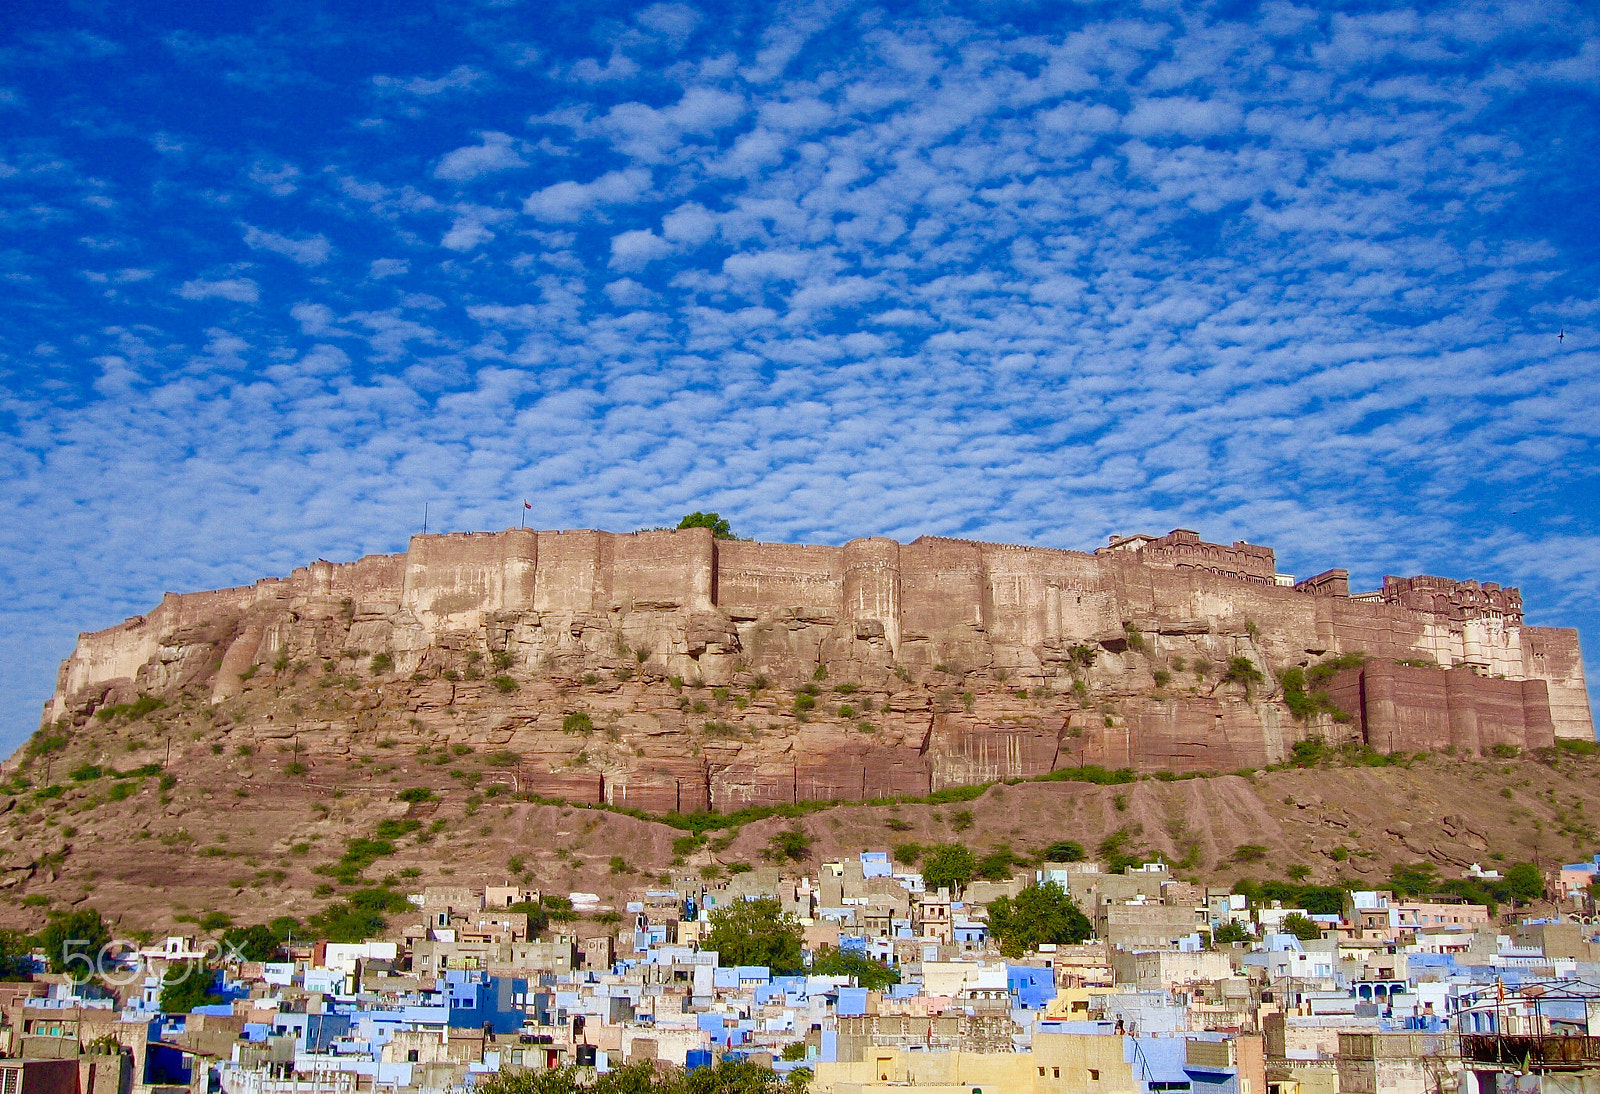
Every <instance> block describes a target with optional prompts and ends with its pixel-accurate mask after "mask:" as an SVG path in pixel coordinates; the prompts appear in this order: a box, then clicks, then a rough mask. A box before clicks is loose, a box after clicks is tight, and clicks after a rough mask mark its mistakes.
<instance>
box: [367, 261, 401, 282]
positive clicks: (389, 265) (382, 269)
mask: <svg viewBox="0 0 1600 1094" xmlns="http://www.w3.org/2000/svg"><path fill="white" fill-rule="evenodd" d="M410 272H411V263H410V262H407V261H406V260H405V259H403V258H375V259H373V260H372V263H371V264H370V265H369V266H368V267H367V276H368V277H370V278H372V279H373V280H374V281H378V280H381V279H382V278H385V277H400V276H402V275H404V274H407V273H410Z"/></svg>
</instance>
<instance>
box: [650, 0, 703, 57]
mask: <svg viewBox="0 0 1600 1094" xmlns="http://www.w3.org/2000/svg"><path fill="white" fill-rule="evenodd" d="M633 19H634V22H636V23H638V24H639V25H640V26H641V27H644V28H646V29H647V30H651V31H654V32H655V33H656V34H658V35H660V36H661V37H662V38H663V39H665V40H666V42H667V44H668V45H669V46H670V47H671V48H672V49H673V50H674V51H676V50H680V49H682V48H683V47H684V46H685V45H687V44H688V41H689V36H690V35H691V34H693V33H694V29H695V28H696V27H698V26H699V25H700V13H699V12H698V11H696V10H695V9H694V8H691V7H690V6H689V5H688V4H651V5H650V6H649V7H647V8H645V9H644V10H643V11H641V12H639V14H637V15H635V16H634V17H633Z"/></svg>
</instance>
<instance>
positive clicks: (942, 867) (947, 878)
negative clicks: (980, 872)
mask: <svg viewBox="0 0 1600 1094" xmlns="http://www.w3.org/2000/svg"><path fill="white" fill-rule="evenodd" d="M976 869H977V863H975V862H974V861H973V859H972V852H971V851H969V850H967V849H966V848H965V847H963V846H962V845H961V844H959V843H939V844H935V845H934V846H933V847H932V848H930V849H929V850H928V853H927V854H926V855H925V856H923V859H922V883H923V885H925V886H926V887H927V888H928V889H929V890H930V891H937V890H939V889H949V890H950V891H951V892H952V893H954V892H957V891H958V890H960V889H963V888H965V887H966V886H967V885H968V884H969V883H970V882H971V881H972V873H973V871H974V870H976Z"/></svg>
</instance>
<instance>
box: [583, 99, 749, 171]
mask: <svg viewBox="0 0 1600 1094" xmlns="http://www.w3.org/2000/svg"><path fill="white" fill-rule="evenodd" d="M747 110H748V107H747V105H746V103H745V99H744V96H742V95H736V94H734V93H732V92H728V91H723V90H721V89H719V88H714V87H691V88H689V89H688V90H686V91H685V92H684V93H683V97H682V98H680V99H679V100H678V101H677V102H676V103H674V104H673V105H672V106H667V107H660V108H657V107H653V106H647V105H645V104H644V103H640V102H627V103H621V104H619V105H617V106H614V107H612V108H611V109H610V110H609V111H607V112H606V113H605V115H604V116H602V117H601V118H600V119H598V120H597V121H596V122H595V123H594V128H595V130H596V131H597V132H599V133H600V134H602V135H603V136H605V137H607V138H609V139H610V140H611V142H612V143H613V144H614V145H615V146H616V147H617V149H618V151H620V152H622V153H623V154H624V155H627V156H631V157H633V158H635V159H638V160H642V161H644V162H646V163H654V162H658V161H660V160H662V159H664V158H666V157H667V156H668V154H669V153H671V152H673V151H675V150H677V149H678V147H679V145H681V144H682V143H683V141H684V139H685V138H686V137H708V136H710V135H712V134H714V133H716V132H718V131H719V130H722V129H725V128H727V127H728V126H730V125H732V124H733V123H734V122H736V121H738V120H739V119H740V118H741V117H743V116H744V114H745V113H746V111H747Z"/></svg>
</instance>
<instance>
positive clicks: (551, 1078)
mask: <svg viewBox="0 0 1600 1094" xmlns="http://www.w3.org/2000/svg"><path fill="white" fill-rule="evenodd" d="M797 1070H800V1069H797ZM799 1089H800V1086H799V1085H798V1084H795V1083H786V1082H784V1080H783V1079H781V1078H779V1076H778V1075H777V1074H776V1073H775V1072H773V1071H772V1070H771V1069H770V1068H765V1067H761V1066H760V1065H758V1064H752V1063H750V1062H748V1061H746V1060H718V1061H717V1062H716V1063H715V1064H712V1065H711V1066H710V1067H697V1068H694V1069H692V1070H685V1069H683V1068H681V1067H670V1066H662V1065H660V1064H656V1063H653V1062H650V1061H640V1062H638V1063H632V1064H626V1065H624V1066H623V1067H619V1068H615V1069H613V1070H611V1071H608V1072H606V1073H604V1074H588V1073H586V1072H584V1071H581V1070H579V1069H578V1068H575V1067H564V1068H556V1069H552V1070H549V1071H546V1070H543V1069H532V1068H530V1069H526V1070H523V1069H519V1070H517V1071H514V1072H507V1071H502V1072H499V1073H498V1074H491V1075H480V1076H478V1077H477V1082H476V1083H475V1084H474V1086H473V1090H474V1091H475V1092H477V1094H787V1092H789V1091H795V1090H799Z"/></svg>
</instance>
